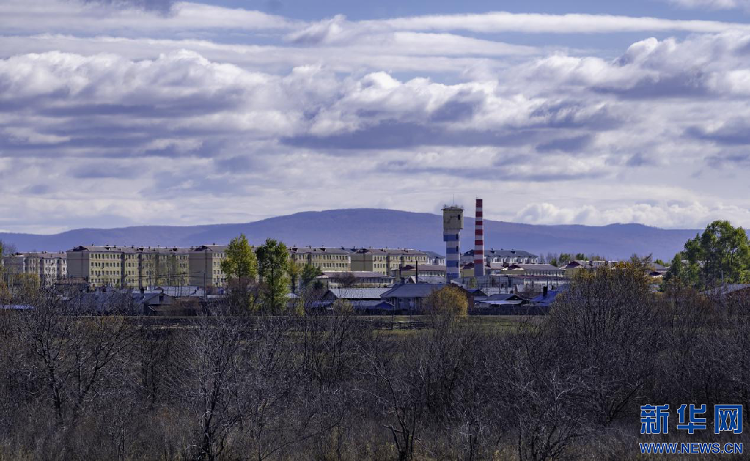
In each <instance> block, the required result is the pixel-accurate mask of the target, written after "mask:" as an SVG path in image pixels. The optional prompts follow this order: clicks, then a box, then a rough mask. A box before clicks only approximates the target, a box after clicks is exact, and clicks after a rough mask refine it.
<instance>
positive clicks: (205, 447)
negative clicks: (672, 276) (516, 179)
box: [0, 252, 750, 461]
mask: <svg viewBox="0 0 750 461" xmlns="http://www.w3.org/2000/svg"><path fill="white" fill-rule="evenodd" d="M272 253H273V252H272ZM264 257H266V256H264ZM269 257H271V258H272V257H273V256H269ZM260 266H262V265H261V264H259V268H258V271H259V273H261V272H263V271H264V270H266V269H262V267H260ZM266 276H267V277H268V276H271V277H273V276H274V274H269V273H268V272H267V273H266ZM253 295H255V294H253ZM257 295H258V296H260V295H261V294H260V293H257ZM28 296H29V299H27V300H26V302H27V304H28V305H30V306H33V309H28V310H23V311H9V310H0V458H1V459H51V460H54V459H66V460H67V459H130V460H140V459H156V458H158V459H168V460H183V459H184V460H188V459H197V460H236V459H252V460H259V461H260V460H271V459H273V460H310V459H314V460H388V459H393V460H444V459H463V460H487V459H492V460H505V459H511V460H513V459H516V460H552V459H633V458H636V457H637V456H636V455H637V454H638V453H640V452H639V451H637V445H636V442H638V441H655V440H653V439H650V438H648V436H639V428H640V423H639V406H640V405H644V404H662V403H669V404H670V405H672V408H677V407H678V406H679V405H680V404H683V403H696V404H703V403H705V404H707V405H708V406H711V405H712V404H714V403H728V402H729V403H741V404H743V405H745V408H746V409H747V405H748V403H749V398H748V396H750V347H748V346H749V345H750V316H748V313H750V300H749V299H747V298H744V297H741V296H740V297H728V298H723V299H713V300H712V299H709V298H706V297H704V296H702V295H700V294H698V293H697V292H696V291H694V290H692V289H690V288H685V287H676V288H675V289H674V290H673V291H668V292H666V293H663V294H654V293H652V291H651V289H650V282H649V280H648V277H647V275H646V273H645V272H644V271H643V269H642V268H641V267H639V266H637V265H634V264H622V265H620V266H618V267H616V268H614V269H599V270H596V271H592V272H582V273H581V274H579V275H577V276H576V278H575V280H573V283H572V284H571V286H570V289H569V290H567V291H566V292H565V293H563V294H561V295H559V297H558V300H557V301H556V302H555V304H554V305H553V308H552V309H551V311H550V314H549V315H548V316H546V317H543V318H539V317H537V318H534V319H528V320H526V321H522V322H519V323H517V324H516V326H507V325H506V324H503V323H493V322H490V321H488V320H487V319H479V318H474V317H466V316H464V315H463V312H462V310H461V309H456V308H454V307H455V306H454V305H457V304H460V298H459V297H456V294H455V293H451V292H450V291H446V292H444V293H442V294H441V295H439V296H438V295H436V296H435V299H434V302H433V304H434V305H435V309H433V311H432V313H431V314H429V315H426V316H425V317H424V318H425V319H426V320H425V322H426V324H427V327H426V328H424V329H422V330H418V331H407V332H404V331H398V332H397V331H390V330H383V329H379V328H376V327H375V326H374V324H373V323H371V322H369V321H367V319H365V318H362V317H360V316H354V315H351V312H350V311H348V310H347V309H336V310H334V312H333V313H331V314H328V315H321V314H319V311H316V310H314V309H311V310H309V311H306V312H304V314H305V315H302V316H292V315H287V316H278V315H268V314H271V313H272V312H273V309H272V308H271V307H268V308H266V307H261V308H260V309H259V310H258V311H257V312H253V315H246V314H249V312H248V311H239V312H237V311H236V309H235V307H236V306H234V305H232V300H231V299H229V298H228V299H226V300H223V301H221V302H220V303H219V304H216V305H213V306H212V307H211V309H210V310H208V311H206V313H205V315H202V316H200V317H196V318H189V319H183V321H181V322H177V323H175V324H173V325H170V326H167V327H165V326H164V325H154V324H152V323H150V322H151V320H150V319H149V318H144V317H138V316H133V315H131V314H133V312H131V311H130V309H132V308H131V307H130V306H131V304H130V302H129V299H128V298H127V296H125V295H123V294H119V293H110V295H109V296H108V297H107V298H106V304H105V307H104V309H97V308H95V307H93V306H91V305H89V304H87V303H86V299H88V298H86V297H75V296H73V297H71V298H70V299H62V298H60V297H59V296H56V295H54V294H52V293H48V292H45V291H36V292H33V293H29V294H28ZM266 296H267V297H265V298H262V301H257V303H259V304H262V303H274V302H275V300H274V299H273V297H272V296H270V295H266ZM490 320H491V319H490ZM675 420H676V418H672V424H674V423H675V422H676V421H675ZM709 432H710V431H709ZM670 434H672V435H671V437H673V438H672V439H670V441H680V440H681V439H682V440H687V441H693V439H691V438H689V437H685V436H682V435H680V432H679V431H677V430H676V429H675V428H674V427H671V428H670ZM735 437H736V438H737V439H732V440H731V441H744V439H745V436H735ZM713 438H714V436H713V435H708V433H706V434H705V435H704V434H702V435H701V441H708V440H712V439H713ZM659 440H661V439H659ZM721 440H723V439H721Z"/></svg>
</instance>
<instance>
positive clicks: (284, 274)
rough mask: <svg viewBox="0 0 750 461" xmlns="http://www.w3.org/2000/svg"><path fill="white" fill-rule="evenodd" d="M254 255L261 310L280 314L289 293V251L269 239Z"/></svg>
mask: <svg viewBox="0 0 750 461" xmlns="http://www.w3.org/2000/svg"><path fill="white" fill-rule="evenodd" d="M256 254H257V257H258V274H259V275H260V282H261V302H262V305H263V308H264V309H265V310H267V311H269V312H272V313H280V312H282V311H283V310H284V308H285V307H286V301H287V294H288V293H289V265H290V264H291V261H290V260H289V250H288V249H287V247H286V245H284V244H283V243H281V242H278V241H276V240H274V239H270V238H269V239H267V240H266V243H264V244H263V245H261V246H259V247H258V249H257V250H256Z"/></svg>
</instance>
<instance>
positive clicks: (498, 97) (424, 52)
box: [0, 0, 750, 230]
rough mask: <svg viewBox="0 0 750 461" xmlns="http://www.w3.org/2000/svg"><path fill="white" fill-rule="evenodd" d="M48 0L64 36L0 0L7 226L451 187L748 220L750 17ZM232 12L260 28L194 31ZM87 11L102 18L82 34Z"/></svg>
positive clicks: (614, 217) (240, 215)
mask: <svg viewBox="0 0 750 461" xmlns="http://www.w3.org/2000/svg"><path fill="white" fill-rule="evenodd" d="M34 1H37V0H34ZM49 5H50V8H51V10H50V11H52V14H55V13H56V14H58V15H60V17H61V18H68V17H73V16H75V18H74V19H71V20H70V21H68V20H67V19H66V20H65V21H64V22H67V23H68V24H69V29H68V30H63V32H65V33H66V35H59V34H42V35H39V34H37V32H38V30H39V29H40V28H42V27H47V26H49V27H50V28H49V30H50V31H52V32H60V31H61V29H58V28H57V27H58V26H56V25H54V24H53V22H51V19H50V18H49V17H48V15H47V13H43V14H37V13H34V12H30V10H28V9H25V8H23V6H24V4H23V3H22V2H18V1H15V0H14V1H10V2H7V3H5V4H3V5H0V13H9V14H10V17H13V18H15V19H20V21H21V22H20V23H18V24H20V25H18V24H17V23H12V24H11V22H10V21H11V20H9V19H7V16H2V17H0V27H2V26H3V25H9V29H7V30H8V31H9V32H8V34H15V35H5V36H3V37H0V56H2V59H0V133H1V134H2V136H0V191H2V193H3V196H4V197H6V198H7V199H6V200H4V201H3V204H2V205H0V227H2V228H5V229H13V230H30V229H33V230H40V229H44V228H45V226H47V227H46V229H49V230H56V229H59V228H61V227H65V226H68V225H74V224H72V223H75V225H80V224H81V223H86V224H88V225H99V226H101V225H104V224H102V223H103V221H96V220H97V219H100V218H99V216H105V218H101V219H107V220H113V221H112V225H119V224H134V223H154V221H153V219H154V215H155V214H158V219H159V220H160V223H173V224H194V223H196V222H222V221H234V222H237V221H247V220H250V219H257V218H261V217H265V216H270V215H275V214H279V213H289V212H295V211H302V210H306V209H321V208H338V207H344V206H384V205H389V206H393V207H400V208H402V207H406V208H408V209H411V210H415V211H435V203H436V202H440V201H442V200H447V199H449V198H450V197H451V196H452V195H453V194H454V193H455V194H456V196H457V197H469V198H471V197H474V196H476V195H484V196H486V197H490V196H496V197H502V198H503V199H502V200H498V201H497V203H495V204H493V207H492V209H493V212H492V214H488V217H490V218H495V219H512V220H522V221H527V222H534V223H548V224H551V223H572V222H578V223H585V224H607V223H610V222H630V221H641V222H645V223H647V224H653V225H661V226H669V227H701V226H702V225H704V224H705V221H706V220H708V219H712V218H714V217H724V218H729V219H733V220H735V221H737V223H739V224H745V225H747V224H750V216H748V213H747V211H746V210H747V209H748V208H750V202H748V201H747V199H746V198H745V197H746V194H738V193H737V191H738V190H745V189H744V188H746V180H745V176H746V175H745V174H744V173H745V171H744V169H746V168H748V167H750V156H748V155H747V154H746V153H745V149H746V147H747V145H750V137H748V136H747V135H746V134H745V133H746V132H747V123H745V122H744V119H746V112H747V102H748V95H750V77H749V76H750V66H749V65H748V64H747V63H746V61H747V60H746V59H743V57H745V56H747V55H748V54H750V32H748V31H732V32H727V31H725V29H726V28H728V27H729V26H727V25H726V24H723V23H713V22H705V21H698V22H684V21H671V20H657V19H651V18H622V17H597V16H586V15H568V16H546V15H509V14H505V13H497V14H487V15H469V16H444V17H434V16H430V17H416V18H402V19H394V20H384V21H361V22H352V21H347V20H346V19H345V18H343V17H335V18H333V19H331V20H328V21H325V22H321V23H316V24H300V23H296V22H294V21H289V20H287V19H285V18H280V17H276V16H258V15H256V14H255V13H252V12H242V11H234V10H228V9H225V8H219V7H205V8H209V10H206V9H201V8H204V6H201V5H198V4H192V3H177V4H175V6H174V8H173V9H172V13H171V15H170V14H167V15H165V14H158V13H157V12H154V11H143V10H137V9H127V8H125V9H115V10H112V9H111V8H110V9H106V8H105V7H103V6H102V5H91V4H89V5H82V4H79V3H75V2H66V3H63V2H58V1H51V2H50V3H49ZM14 8H15V10H14ZM191 11H193V12H194V14H195V15H200V14H206V16H207V17H208V18H209V20H207V21H206V22H204V21H202V19H201V18H198V17H196V16H192V15H193V13H190V12H191ZM245 13H247V14H245ZM251 13H252V14H251ZM233 14H237V15H238V16H237V17H238V18H240V19H237V20H236V21H235V18H232V17H230V16H232V15H233ZM66 15H67V16H66ZM212 15H213V16H212ZM32 18H38V19H39V22H38V24H32V23H33V22H34V21H33V20H32ZM211 18H213V19H211ZM225 19H226V21H229V22H227V24H228V25H229V26H228V27H229V28H234V29H238V30H243V31H246V32H247V31H251V32H252V31H257V30H264V31H266V32H268V34H269V35H268V36H266V37H264V40H263V42H262V43H263V44H262V45H259V44H254V42H253V41H252V35H251V34H249V33H248V34H244V33H243V34H240V35H239V36H241V37H243V39H242V40H237V42H238V43H217V42H214V41H211V37H212V35H211V34H208V35H202V36H200V39H196V37H199V36H198V35H196V34H191V33H190V32H189V29H190V28H191V27H193V26H194V25H195V24H197V23H199V22H200V23H201V24H202V25H203V26H204V29H203V30H207V29H211V28H213V30H214V32H217V31H220V30H221V28H220V26H219V25H220V24H221V23H222V21H224V20H225ZM97 20H101V22H102V24H107V23H108V21H110V22H109V26H111V27H112V31H113V32H111V33H112V35H113V36H107V37H103V36H95V34H96V33H99V32H100V31H105V29H104V28H103V26H102V25H101V24H99V23H96V24H94V23H95V22H97ZM3 21H5V22H3ZM232 21H235V22H232ZM87 22H88V23H91V26H90V27H89V25H87ZM141 22H142V24H141ZM160 25H163V26H164V28H163V29H160V28H159V27H160ZM732 27H733V26H732ZM719 28H721V30H722V32H721V33H709V34H705V33H703V34H697V35H691V36H689V37H688V38H685V39H681V40H677V39H662V40H657V39H655V38H645V37H644V39H643V40H640V41H637V42H636V43H634V44H632V46H630V47H629V48H627V49H623V52H622V55H621V56H620V57H619V58H617V59H609V58H604V57H602V56H601V55H597V54H596V53H594V52H585V53H584V52H582V51H580V50H579V51H572V50H564V49H554V50H553V49H550V48H545V47H529V46H519V45H515V44H513V43H502V42H497V41H493V40H489V39H481V38H477V37H476V36H472V37H469V36H465V35H461V33H462V31H471V32H473V33H475V34H478V33H485V32H492V33H494V32H498V31H505V30H515V31H520V32H532V33H537V32H538V33H542V32H545V31H547V32H550V33H574V32H586V33H608V32H614V31H640V30H648V31H665V30H668V31H673V30H674V31H714V30H718V29H719ZM553 29H554V30H553ZM5 30H6V29H5V28H4V31H5ZM177 32H179V34H178V33H177ZM27 33H34V34H35V35H32V36H25V35H24V34H27ZM107 33H110V32H109V31H107ZM212 33H213V32H212ZM217 33H218V32H217ZM185 37H188V38H185ZM246 41H250V43H245V42H246ZM112 171H119V172H121V175H119V176H118V177H117V178H112V177H111V173H112ZM92 196H96V202H95V203H94V204H93V205H92V206H91V207H87V206H85V203H86V201H87V200H88V199H89V198H90V197H92ZM154 203H158V204H159V206H158V207H154V206H152V204H154ZM404 204H408V205H404ZM519 210H520V211H519Z"/></svg>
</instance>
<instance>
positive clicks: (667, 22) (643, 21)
mask: <svg viewBox="0 0 750 461" xmlns="http://www.w3.org/2000/svg"><path fill="white" fill-rule="evenodd" d="M359 24H361V25H362V26H364V27H372V28H377V27H387V28H391V29H395V30H413V31H418V30H430V31H437V30H441V31H449V30H452V31H458V30H464V31H471V32H477V33H507V32H518V33H531V34H541V33H543V34H592V33H612V32H657V31H661V32H665V31H666V32H676V31H682V32H699V33H721V32H725V31H727V30H745V31H747V30H750V25H748V24H744V23H726V22H718V21H702V20H690V21H685V20H676V19H660V18H649V17H630V16H612V15H590V14H564V15H553V14H518V13H507V12H496V13H485V14H465V15H445V16H415V17H407V18H395V19H387V20H376V21H362V22H361V23H359Z"/></svg>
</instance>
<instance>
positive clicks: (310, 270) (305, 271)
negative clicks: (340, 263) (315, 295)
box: [301, 263, 323, 287]
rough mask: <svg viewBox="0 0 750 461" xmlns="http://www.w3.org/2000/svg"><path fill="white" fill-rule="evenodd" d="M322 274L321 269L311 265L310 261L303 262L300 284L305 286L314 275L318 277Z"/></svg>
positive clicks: (313, 278)
mask: <svg viewBox="0 0 750 461" xmlns="http://www.w3.org/2000/svg"><path fill="white" fill-rule="evenodd" d="M321 275H323V271H321V270H320V268H319V267H317V266H313V265H312V264H310V263H307V264H305V267H303V268H302V275H301V279H302V286H303V287H306V286H308V285H309V284H310V282H312V281H313V280H315V278H316V277H319V276H321Z"/></svg>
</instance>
